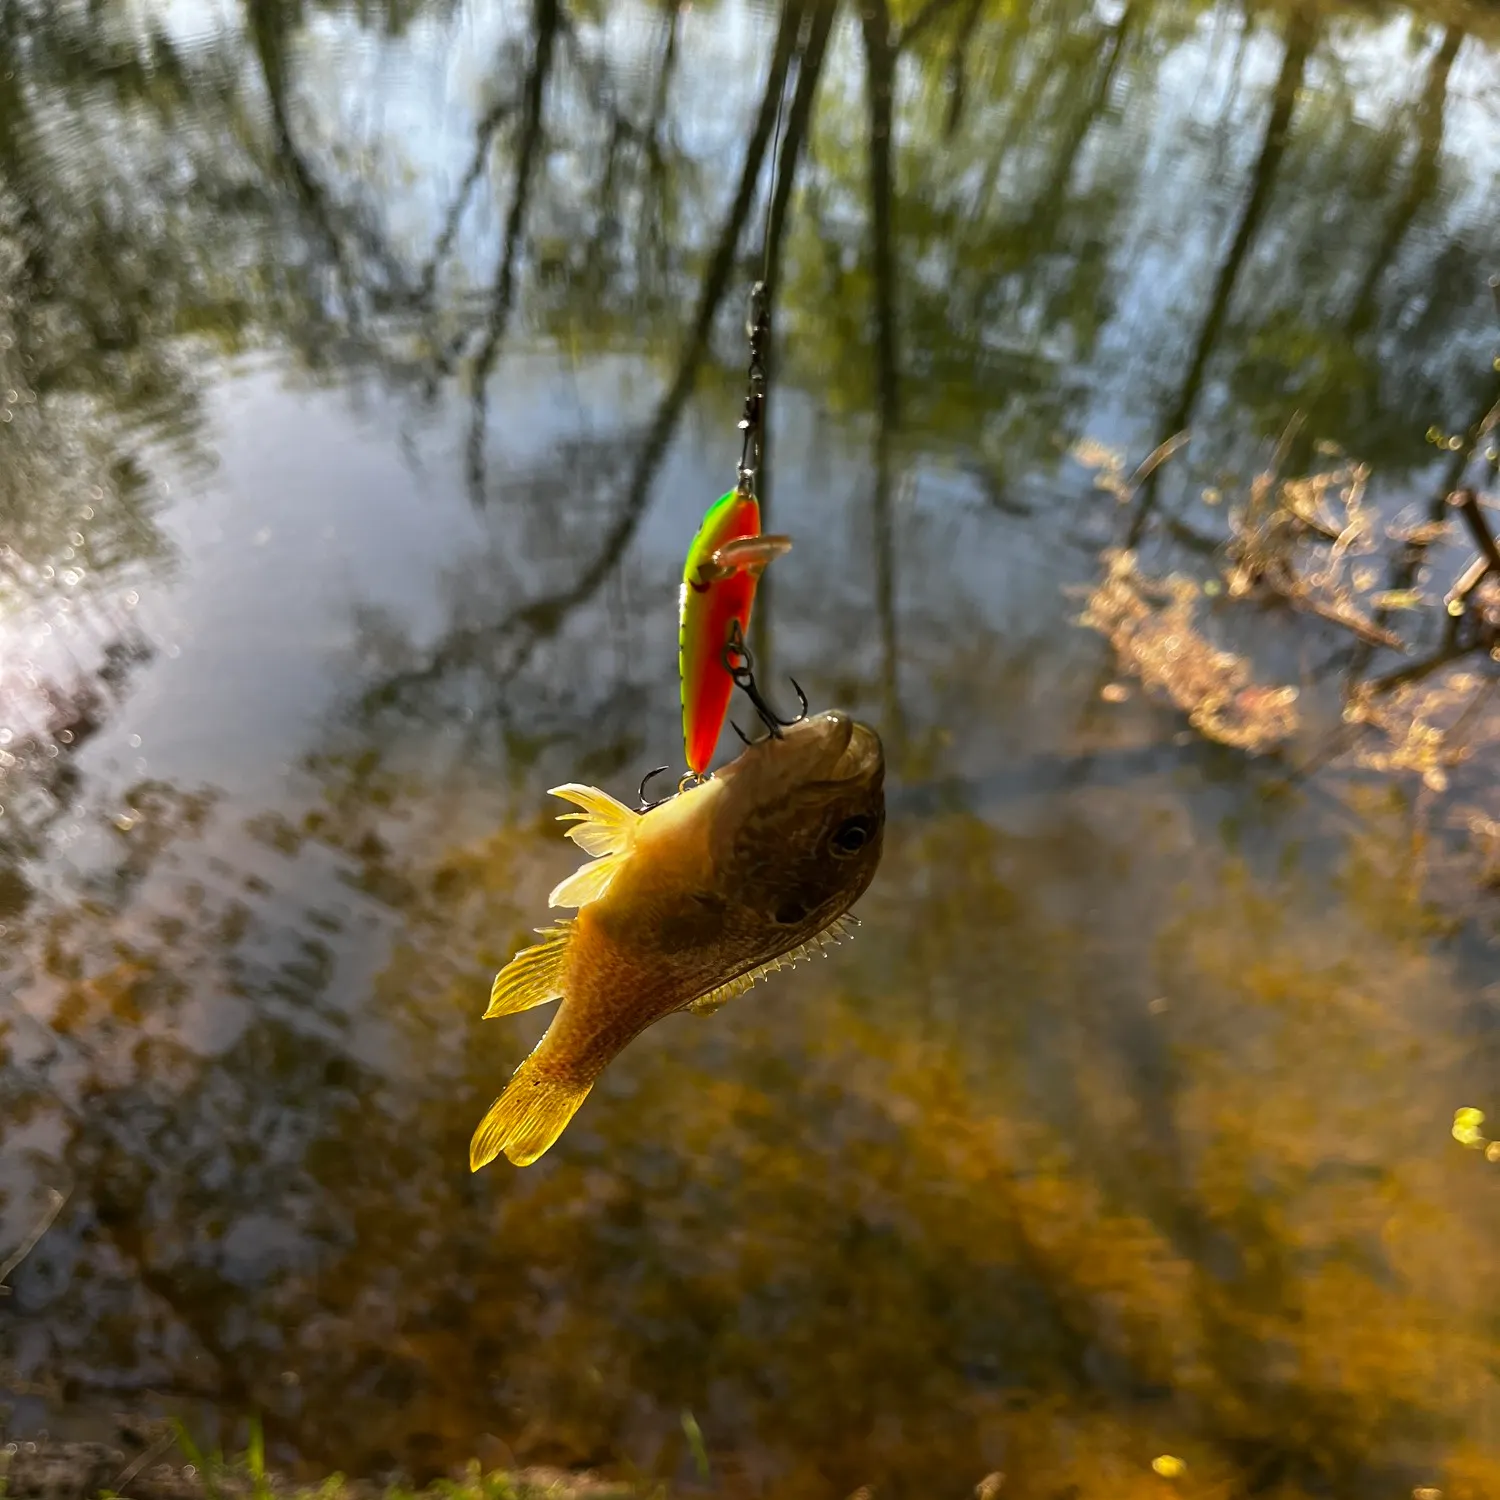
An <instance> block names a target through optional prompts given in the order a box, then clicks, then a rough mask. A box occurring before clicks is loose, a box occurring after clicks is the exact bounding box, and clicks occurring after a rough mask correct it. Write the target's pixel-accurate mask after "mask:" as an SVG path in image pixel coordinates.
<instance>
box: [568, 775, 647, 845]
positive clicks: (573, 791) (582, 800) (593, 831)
mask: <svg viewBox="0 0 1500 1500" xmlns="http://www.w3.org/2000/svg"><path fill="white" fill-rule="evenodd" d="M547 795H548V796H549V797H561V798H562V799H563V801H565V802H573V803H576V804H577V805H578V806H579V807H581V808H582V809H583V811H582V812H566V813H559V814H558V815H557V821H558V822H559V823H568V822H574V821H576V822H577V824H578V827H577V828H570V829H568V831H567V836H568V837H569V838H570V839H572V840H573V842H574V843H575V844H577V845H578V847H579V848H580V849H582V850H583V852H584V853H585V854H593V855H601V854H628V853H629V852H630V850H631V849H632V848H633V847H634V846H635V836H636V833H637V831H638V830H639V827H640V822H641V815H640V813H638V812H636V811H635V809H634V808H631V807H626V806H625V804H624V803H623V802H617V801H615V799H614V798H613V797H611V796H610V795H609V793H608V792H601V791H600V790H599V788H598V787H594V786H582V785H580V784H579V783H578V782H576V781H570V782H568V783H567V784H566V785H565V786H555V787H553V788H552V789H551V790H550V791H549V792H548V793H547Z"/></svg>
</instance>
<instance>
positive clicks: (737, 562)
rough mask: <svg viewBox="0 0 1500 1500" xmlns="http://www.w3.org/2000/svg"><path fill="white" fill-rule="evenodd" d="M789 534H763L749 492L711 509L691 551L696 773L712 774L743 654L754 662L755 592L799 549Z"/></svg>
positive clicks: (691, 709) (689, 722)
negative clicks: (750, 641) (769, 570)
mask: <svg viewBox="0 0 1500 1500" xmlns="http://www.w3.org/2000/svg"><path fill="white" fill-rule="evenodd" d="M791 546H792V540H791V538H790V537H787V536H776V535H769V536H763V535H762V534H761V530H760V502H759V501H757V500H756V498H755V496H754V495H753V494H751V493H749V492H748V491H747V490H746V489H745V488H744V487H743V486H742V487H739V488H736V489H732V490H730V491H729V492H728V493H727V494H725V495H721V496H720V497H719V499H718V500H716V501H715V502H714V503H713V505H711V506H710V507H709V509H708V513H707V515H705V516H704V517H703V523H702V525H700V526H699V527H698V532H697V535H696V536H694V538H693V544H692V546H691V547H689V548H688V555H687V562H686V563H685V565H684V566H683V570H682V589H681V594H680V597H679V602H678V611H677V668H678V673H679V676H680V678H681V684H682V748H683V754H684V756H685V758H686V760H687V764H688V770H689V771H691V772H692V773H693V775H694V776H702V775H703V773H704V772H705V771H706V770H707V769H708V762H709V759H710V758H711V757H712V755H713V753H714V747H715V746H716V745H717V744H718V743H719V733H720V731H721V730H722V729H723V728H724V719H725V717H726V716H727V714H728V713H729V699H730V696H731V694H732V693H733V691H734V687H735V678H734V675H733V671H732V666H731V663H732V662H733V660H734V659H735V656H736V654H738V655H740V656H745V657H747V653H745V652H744V650H743V647H744V642H745V640H746V639H747V637H748V635H749V631H750V613H751V611H752V609H753V608H754V606H755V590H756V587H757V586H758V584H759V583H760V576H761V574H762V573H764V572H765V570H766V565H767V564H768V563H769V562H771V561H772V560H773V559H774V558H777V557H780V556H781V555H782V554H783V553H784V552H788V551H790V550H791Z"/></svg>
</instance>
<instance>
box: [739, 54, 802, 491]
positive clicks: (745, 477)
mask: <svg viewBox="0 0 1500 1500" xmlns="http://www.w3.org/2000/svg"><path fill="white" fill-rule="evenodd" d="M801 71H802V59H801V54H800V50H794V52H793V55H792V58H791V61H790V62H789V63H788V66H787V70H786V73H785V74H784V75H783V76H782V80H781V92H780V95H779V96H778V97H777V100H776V122H775V125H774V126H773V127H772V131H771V174H770V181H769V182H768V183H767V184H766V212H765V218H764V222H763V224H762V228H761V236H760V237H761V273H760V280H759V281H757V282H755V283H754V285H752V286H751V288H750V316H749V320H748V322H747V325H746V327H747V331H748V333H749V338H750V368H749V371H748V373H747V382H746V384H747V389H746V391H745V410H744V415H743V416H742V417H741V418H740V431H741V433H742V434H743V441H742V442H741V444H740V466H739V484H738V488H739V491H740V493H741V494H742V495H745V496H749V495H751V494H753V493H754V491H755V480H756V477H757V476H758V474H759V473H760V463H761V453H762V448H761V421H762V418H763V416H764V410H765V395H766V368H765V357H766V353H767V351H768V348H769V345H770V342H771V289H770V282H771V213H772V210H773V209H774V207H775V204H776V178H777V173H778V171H779V169H780V165H781V163H780V156H781V122H782V117H783V116H784V115H785V113H786V97H787V91H788V89H789V88H791V87H792V86H793V78H794V77H798V78H800V76H801Z"/></svg>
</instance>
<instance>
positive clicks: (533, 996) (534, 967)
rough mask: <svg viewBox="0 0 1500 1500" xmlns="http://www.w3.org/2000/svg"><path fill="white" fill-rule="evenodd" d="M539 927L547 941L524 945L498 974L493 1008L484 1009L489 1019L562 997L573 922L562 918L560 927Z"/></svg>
mask: <svg viewBox="0 0 1500 1500" xmlns="http://www.w3.org/2000/svg"><path fill="white" fill-rule="evenodd" d="M537 931H538V932H539V933H540V934H541V936H542V938H543V941H542V942H540V943H533V944H532V946H531V947H530V948H522V949H521V951H520V952H519V953H517V954H516V955H515V957H514V958H512V959H511V961H510V962H509V963H508V964H506V966H505V967H504V968H503V969H501V971H500V972H499V973H498V974H497V975H495V983H494V985H493V987H492V988H491V990H490V1008H489V1009H488V1010H487V1011H485V1013H484V1019H485V1020H486V1021H488V1020H490V1019H492V1018H493V1017H495V1016H513V1015H515V1014H516V1012H517V1011H522V1010H530V1009H531V1007H532V1006H533V1005H545V1004H546V1003H547V1002H548V1001H549V1000H560V999H562V992H563V990H562V970H563V958H564V956H565V955H566V953H567V951H568V944H569V943H570V942H571V941H572V938H573V923H572V922H571V920H570V921H565V922H560V923H559V924H558V925H557V926H556V927H539V928H538V929H537Z"/></svg>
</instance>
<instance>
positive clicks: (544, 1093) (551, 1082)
mask: <svg viewBox="0 0 1500 1500" xmlns="http://www.w3.org/2000/svg"><path fill="white" fill-rule="evenodd" d="M593 1086H594V1080H593V1079H592V1078H589V1079H586V1080H585V1081H584V1082H582V1083H576V1082H573V1081H572V1080H567V1079H557V1078H545V1077H543V1076H541V1074H540V1072H539V1071H538V1067H537V1061H536V1054H535V1053H533V1054H532V1055H531V1056H530V1057H528V1058H527V1059H526V1061H525V1062H523V1063H522V1064H521V1066H520V1067H519V1068H517V1069H516V1071H515V1073H514V1074H513V1075H512V1077H511V1080H510V1082H509V1083H508V1084H506V1086H505V1092H504V1093H502V1094H501V1095H500V1097H499V1098H498V1099H496V1100H495V1102H494V1103H493V1104H492V1105H490V1107H489V1110H488V1112H487V1113H486V1114H485V1117H484V1119H482V1120H481V1121H480V1122H479V1128H478V1129H477V1130H476V1131H475V1132H474V1138H473V1139H472V1140H471V1141H470V1142H469V1170H470V1171H471V1172H477V1171H478V1170H479V1169H480V1168H481V1167H483V1166H487V1165H488V1164H489V1163H490V1162H492V1161H494V1159H495V1158H496V1157H497V1156H499V1155H500V1153H501V1152H502V1151H503V1152H504V1153H505V1155H506V1156H507V1157H508V1158H509V1159H510V1160H511V1162H512V1163H514V1164H515V1165H516V1166H518V1167H526V1166H530V1165H531V1163H532V1162H534V1161H535V1160H536V1159H537V1157H539V1156H541V1155H542V1154H543V1152H545V1151H546V1150H547V1149H548V1147H550V1146H551V1145H552V1143H553V1142H554V1141H555V1140H556V1139H557V1138H558V1136H560V1135H561V1134H562V1133H563V1131H564V1130H565V1129H566V1128H567V1124H568V1121H569V1120H571V1119H572V1118H573V1116H574V1115H575V1114H576V1113H577V1112H578V1106H579V1105H580V1104H582V1103H583V1101H584V1100H585V1099H587V1098H588V1095H589V1090H590V1089H591V1088H593Z"/></svg>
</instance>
